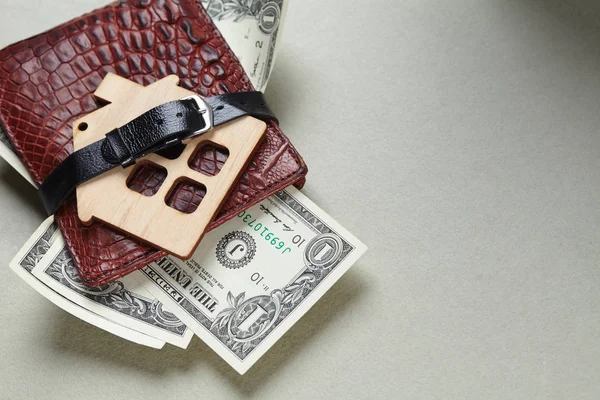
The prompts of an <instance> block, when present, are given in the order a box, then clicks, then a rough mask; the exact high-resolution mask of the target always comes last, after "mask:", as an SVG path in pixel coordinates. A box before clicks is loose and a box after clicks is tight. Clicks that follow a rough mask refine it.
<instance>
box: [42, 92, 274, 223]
mask: <svg viewBox="0 0 600 400" xmlns="http://www.w3.org/2000/svg"><path fill="white" fill-rule="evenodd" d="M245 115H250V116H252V117H255V118H258V119H262V120H266V121H275V122H277V118H276V117H275V115H274V114H273V112H272V111H271V110H270V109H269V107H268V106H267V103H266V102H265V99H264V97H263V94H262V93H261V92H243V93H228V94H224V95H219V96H214V97H208V98H206V99H202V98H201V97H200V96H191V97H187V98H184V99H181V100H176V101H171V102H168V103H165V104H162V105H160V106H158V107H155V108H153V109H151V110H150V111H147V112H145V113H144V114H142V115H140V116H139V117H137V118H136V119H134V120H133V121H131V122H129V123H127V124H125V125H123V126H121V127H119V128H117V129H114V130H113V131H111V132H109V133H107V134H106V137H105V138H104V139H102V140H100V141H97V142H95V143H92V144H91V145H89V146H87V147H84V148H83V149H80V150H77V151H75V152H74V153H72V154H71V155H69V156H68V157H67V158H66V159H65V160H64V161H63V162H62V163H61V164H60V165H59V166H58V167H56V169H54V171H52V173H50V175H49V176H48V177H47V178H46V180H45V181H44V182H43V183H42V184H41V186H40V188H39V194H40V197H41V198H42V202H43V203H44V207H45V208H46V211H48V214H54V213H55V212H56V211H57V210H58V208H59V207H60V205H61V204H62V203H63V202H64V201H65V200H66V199H67V198H68V197H69V196H70V195H71V194H72V193H73V192H74V191H75V188H76V187H77V186H78V185H80V184H82V183H84V182H86V181H88V180H90V179H92V178H94V177H96V176H98V175H100V174H102V173H104V172H106V171H109V170H111V169H113V168H115V167H117V166H119V165H120V166H122V167H124V168H126V167H128V166H130V165H133V164H135V162H136V160H138V159H140V158H142V157H144V156H145V155H147V154H150V153H155V152H157V151H160V150H163V149H166V148H168V147H171V146H175V145H177V144H180V143H181V142H182V141H183V140H186V139H190V138H192V137H195V136H198V135H201V134H203V133H205V132H207V131H208V130H210V129H212V128H213V127H214V126H218V125H221V124H224V123H226V122H229V121H232V120H234V119H236V118H239V117H242V116H245Z"/></svg>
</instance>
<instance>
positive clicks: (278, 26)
mask: <svg viewBox="0 0 600 400" xmlns="http://www.w3.org/2000/svg"><path fill="white" fill-rule="evenodd" d="M202 4H203V5H204V6H205V7H206V8H207V10H208V12H209V15H210V16H211V18H213V20H214V22H215V23H216V25H217V27H218V28H219V29H220V30H221V33H222V34H223V36H224V37H225V39H226V40H227V42H228V43H229V45H230V46H231V48H232V49H233V51H234V52H235V53H236V54H237V56H238V57H239V58H240V61H241V63H242V65H243V66H244V68H245V69H246V72H247V73H248V75H249V76H250V78H251V80H252V82H253V84H254V86H255V87H256V88H257V89H258V90H262V91H264V89H265V87H266V85H267V82H268V80H269V76H270V74H271V71H272V69H273V66H274V64H275V57H276V54H277V48H278V44H279V42H280V37H281V33H282V31H283V23H284V21H285V16H286V8H287V5H288V0H275V1H273V0H269V1H262V0H245V1H243V0H202ZM0 156H1V157H2V158H3V159H4V160H5V161H7V162H8V163H9V164H10V165H11V166H12V167H14V168H15V169H16V170H17V171H18V172H19V173H20V174H21V175H22V176H23V177H24V178H25V179H27V180H28V181H29V182H30V183H31V184H32V185H34V183H33V181H32V180H31V178H30V177H29V174H28V172H27V170H26V168H25V167H24V166H23V164H22V163H21V161H20V160H19V158H18V156H17V155H16V154H15V153H14V151H13V150H12V147H11V145H10V142H9V141H8V140H7V138H6V137H5V136H4V135H0ZM34 186H35V185H34ZM365 251H366V247H365V246H364V245H363V244H362V243H361V242H360V241H359V240H357V239H356V238H355V237H354V236H353V235H352V234H350V233H349V232H348V231H346V230H345V229H344V228H343V227H342V226H340V225H339V224H338V223H337V222H335V221H334V220H333V219H332V218H331V217H330V216H328V215H327V214H326V213H325V212H324V211H323V210H321V209H320V208H319V207H317V206H316V205H315V204H314V203H313V202H311V201H310V200H309V199H307V198H306V196H304V195H303V194H302V193H301V192H300V191H298V190H296V189H295V188H292V187H290V188H288V189H286V190H283V191H281V192H279V193H277V194H275V195H273V196H271V197H270V198H267V199H265V200H264V201H262V202H261V203H259V204H257V205H255V206H253V207H251V208H250V209H248V210H246V211H244V212H242V213H240V214H239V215H238V216H237V217H236V218H234V219H232V220H231V221H229V222H227V223H225V224H223V225H221V226H220V227H218V228H217V229H215V230H213V231H211V232H209V233H208V234H207V235H206V236H205V237H204V239H203V240H202V242H201V243H200V246H199V247H198V249H197V251H196V252H195V254H194V255H193V257H192V258H191V259H189V260H186V261H183V260H180V259H177V258H175V257H172V256H169V257H165V258H163V259H160V260H158V261H157V262H154V263H151V264H149V265H147V266H146V267H144V268H143V269H141V270H139V271H136V272H134V273H132V274H130V275H127V276H126V277H124V278H121V279H119V280H117V281H114V282H112V283H110V284H106V285H102V286H99V287H87V286H85V285H83V284H82V283H81V280H80V279H79V276H78V274H77V270H76V269H75V267H74V265H73V261H72V259H71V256H70V255H69V251H68V249H67V247H66V245H65V242H64V240H63V237H62V235H61V233H60V230H59V229H58V227H57V225H56V224H55V223H54V219H53V217H49V218H48V219H47V220H46V221H44V222H43V223H42V225H41V226H40V227H39V228H38V229H37V230H36V232H35V233H34V234H33V235H32V236H31V238H30V239H29V240H28V241H27V243H25V244H24V246H23V247H22V248H21V250H20V251H19V252H18V254H17V255H16V256H15V257H14V259H13V260H12V261H11V263H10V267H11V268H12V269H13V270H14V271H15V272H16V273H17V274H18V275H19V276H20V277H21V278H22V279H23V280H24V281H25V282H26V283H27V284H28V285H29V286H31V287H32V288H33V289H34V290H35V291H37V292H38V293H40V294H41V295H42V296H44V297H46V298H47V299H48V300H50V301H51V302H53V303H54V304H56V305H57V306H58V307H60V308H62V309H64V310H65V311H67V312H69V313H70V314H72V315H74V316H76V317H78V318H80V319H82V320H84V321H86V322H88V323H90V324H92V325H95V326H96V327H98V328H100V329H104V330H106V331H108V332H111V333H113V334H115V335H117V336H120V337H121V338H124V339H127V340H130V341H132V342H135V343H139V344H141V345H145V346H150V347H154V348H162V347H163V346H164V345H165V343H169V344H171V345H174V346H178V347H181V348H186V347H187V346H188V344H189V343H190V341H191V339H192V337H193V336H194V335H196V336H198V337H200V339H202V340H203V341H204V342H206V344H207V345H209V346H210V347H211V348H212V349H213V350H214V351H216V352H217V353H218V354H219V355H220V356H221V357H222V358H223V359H225V360H226V361H227V362H228V363H229V364H230V365H231V366H232V367H233V368H234V369H235V370H237V371H238V372H239V373H240V374H243V373H245V372H246V371H247V370H248V369H249V368H250V367H251V366H252V365H253V364H254V363H255V362H256V361H257V360H258V359H259V358H260V357H261V356H262V355H263V354H264V353H265V352H266V351H267V350H268V349H269V348H270V347H271V346H272V345H273V344H274V343H275V342H276V341H277V340H278V339H279V338H280V337H281V336H282V335H283V334H284V333H285V332H286V331H287V330H288V329H290V328H291V327H292V325H294V323H295V322H296V321H297V320H298V319H299V318H301V317H302V315H304V313H306V312H307V311H308V310H309V309H310V308H311V307H312V306H313V304H315V303H316V302H317V300H318V299H319V298H321V296H323V294H324V293H325V292H326V291H327V290H328V289H329V288H330V287H331V286H332V285H333V284H334V283H335V282H336V281H337V280H338V279H339V278H340V277H341V276H342V275H343V274H344V273H345V272H346V271H347V270H348V269H349V268H350V266H352V264H354V263H355V262H356V260H357V259H358V258H359V257H360V256H361V255H362V254H363V253H364V252H365Z"/></svg>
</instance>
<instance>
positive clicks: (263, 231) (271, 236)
mask: <svg viewBox="0 0 600 400" xmlns="http://www.w3.org/2000/svg"><path fill="white" fill-rule="evenodd" d="M238 218H240V219H241V220H242V221H244V223H246V224H248V226H249V227H250V228H252V229H254V232H260V236H261V237H263V238H264V239H265V240H266V241H267V242H269V243H270V244H271V246H273V248H275V249H276V250H280V251H281V254H285V253H291V252H292V249H290V248H289V247H285V242H284V241H283V240H281V239H279V238H278V237H277V236H275V233H273V232H271V231H270V230H269V228H267V227H266V226H264V225H263V224H262V223H260V222H259V223H256V218H254V219H252V214H248V213H247V212H246V211H242V212H241V213H239V214H238Z"/></svg>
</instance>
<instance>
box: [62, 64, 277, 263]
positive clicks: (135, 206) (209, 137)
mask: <svg viewBox="0 0 600 400" xmlns="http://www.w3.org/2000/svg"><path fill="white" fill-rule="evenodd" d="M178 83H179V78H178V77H176V76H174V75H173V76H167V77H165V78H163V79H161V80H159V81H157V82H155V83H153V84H151V85H149V86H146V87H144V86H141V85H138V84H137V83H135V82H132V81H129V80H127V79H125V78H121V77H119V76H117V75H114V74H108V75H107V76H106V77H105V78H104V80H103V81H102V83H101V84H100V86H99V87H98V89H97V90H96V92H95V93H94V94H95V96H96V97H98V98H99V99H102V100H104V101H106V102H109V103H110V104H107V105H106V106H104V107H102V108H99V109H98V110H96V111H94V112H92V113H90V114H88V115H86V116H85V117H83V118H80V119H79V120H77V121H75V122H74V124H73V143H74V148H75V150H79V149H81V148H83V147H86V146H88V145H90V144H92V143H94V142H96V141H98V140H101V139H103V138H104V136H105V135H106V134H107V133H108V132H110V131H111V130H113V129H115V128H117V127H119V126H122V125H124V124H126V123H128V122H129V121H131V120H133V119H134V118H135V117H137V116H139V115H141V114H143V113H144V112H146V111H148V110H150V109H152V108H154V107H156V106H159V105H161V104H163V103H166V102H168V101H172V100H179V99H182V98H184V97H188V96H191V95H195V94H196V93H194V92H191V91H189V90H186V89H183V88H181V87H179V86H177V85H178ZM265 130H266V124H265V123H264V122H263V121H260V120H258V119H255V118H252V117H248V116H246V117H242V118H239V119H237V120H235V121H232V122H229V123H227V124H224V125H221V126H219V127H217V128H214V129H212V130H210V131H208V132H207V133H204V134H202V135H201V136H198V137H195V138H192V139H190V141H189V142H188V143H186V144H185V148H184V149H183V152H181V154H179V155H175V156H167V155H165V156H161V155H159V154H150V155H148V156H146V157H144V158H142V159H140V160H138V161H137V163H136V164H135V165H133V166H131V167H128V168H122V167H117V168H114V169H112V170H111V171H109V172H107V173H104V174H102V175H100V176H98V177H96V178H94V179H92V180H90V181H88V182H86V183H84V184H82V185H80V186H79V187H78V188H77V208H78V213H79V218H80V219H81V221H82V222H83V223H84V224H91V223H92V221H93V220H94V219H96V220H100V221H102V222H105V223H107V224H109V225H111V226H113V227H115V228H117V229H119V230H122V231H124V232H126V233H128V234H130V235H132V236H135V237H137V238H139V239H141V240H143V241H145V242H147V243H149V244H151V245H153V246H155V247H158V248H160V249H162V250H165V251H166V252H168V253H171V254H173V255H175V256H177V257H180V258H183V259H185V258H189V257H191V256H192V254H193V252H194V250H195V249H196V247H197V245H198V243H199V241H200V239H201V238H202V236H203V235H204V232H205V230H206V228H207V227H208V225H209V224H210V222H211V221H212V220H213V219H214V217H215V215H216V213H217V212H218V211H219V208H220V206H221V204H222V203H223V201H224V200H225V198H226V197H227V194H228V193H229V191H230V189H231V187H232V186H233V184H234V183H235V182H236V180H237V178H238V177H239V175H240V174H241V172H242V170H243V169H244V167H245V166H246V164H247V163H248V161H249V159H250V156H251V155H252V153H253V151H254V149H255V148H256V147H257V145H258V143H259V142H260V140H261V138H262V137H263V135H264V133H265ZM201 152H203V153H205V154H210V155H218V156H219V157H218V160H217V159H216V158H217V157H215V160H214V161H215V163H218V164H219V168H220V170H219V168H216V169H215V170H214V171H212V172H210V173H207V172H206V171H205V170H203V169H202V168H200V167H199V166H198V165H196V163H195V162H194V160H197V159H198V157H199V153H201ZM161 154H162V153H161ZM225 157H226V160H224V159H225ZM223 161H224V164H223ZM221 164H222V165H221ZM211 170H212V169H211ZM215 172H216V173H215ZM182 204H183V205H182Z"/></svg>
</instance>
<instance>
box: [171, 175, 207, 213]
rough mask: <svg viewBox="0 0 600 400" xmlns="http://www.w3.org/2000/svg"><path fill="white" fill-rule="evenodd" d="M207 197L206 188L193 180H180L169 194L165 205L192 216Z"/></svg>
mask: <svg viewBox="0 0 600 400" xmlns="http://www.w3.org/2000/svg"><path fill="white" fill-rule="evenodd" d="M204 196H206V186H204V185H203V184H201V183H198V182H194V181H193V180H191V179H187V178H183V179H179V180H178V181H176V182H175V184H174V185H173V188H171V190H170V191H169V193H168V194H167V197H166V199H165V203H166V204H167V205H168V206H169V207H171V208H174V209H175V210H177V211H181V212H182V213H185V214H191V213H193V212H194V211H196V210H197V209H198V207H199V206H200V203H201V202H202V199H203V198H204Z"/></svg>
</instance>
